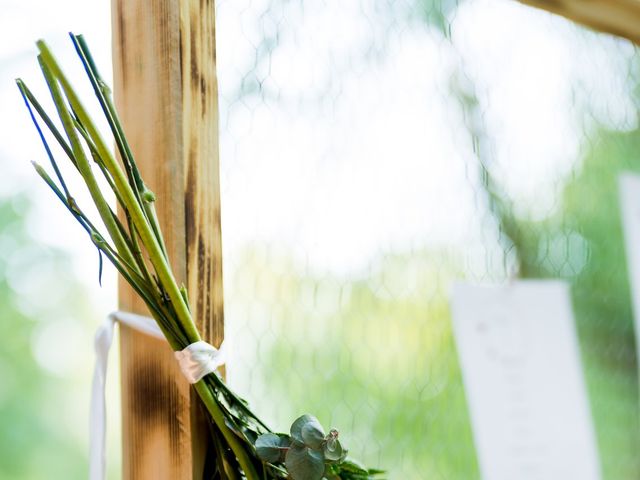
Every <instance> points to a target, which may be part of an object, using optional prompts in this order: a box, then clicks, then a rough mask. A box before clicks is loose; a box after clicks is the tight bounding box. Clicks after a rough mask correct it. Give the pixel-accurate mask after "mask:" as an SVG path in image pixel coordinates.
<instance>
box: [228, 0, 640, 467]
mask: <svg viewBox="0 0 640 480" xmlns="http://www.w3.org/2000/svg"><path fill="white" fill-rule="evenodd" d="M217 43H218V75H219V79H220V97H221V98H220V110H221V122H220V126H221V127H220V130H221V169H222V172H221V178H222V203H223V214H222V216H223V219H222V221H223V244H224V262H225V263H224V270H225V272H224V273H225V302H226V319H227V325H228V327H227V337H228V339H229V340H230V341H231V342H232V344H234V345H235V346H236V347H237V348H236V349H234V352H235V353H234V354H233V358H232V359H231V361H230V365H229V368H228V377H229V381H230V382H231V384H232V385H233V386H234V387H235V388H236V389H238V390H239V391H240V392H241V393H243V394H244V395H245V396H246V397H247V398H248V399H249V400H250V401H251V403H252V404H253V405H254V406H255V407H256V409H257V411H258V412H259V413H260V414H261V415H262V416H264V417H265V418H266V419H267V420H268V421H269V422H270V423H271V424H272V425H273V426H274V427H276V428H277V429H279V430H283V431H286V430H287V429H288V425H289V423H290V422H291V421H292V419H293V418H295V417H296V416H297V415H298V414H301V413H305V412H312V413H314V414H316V415H317V416H318V417H319V418H320V420H321V422H322V423H323V424H324V425H325V426H327V427H328V426H338V427H339V428H340V429H341V430H342V431H343V436H344V438H345V442H346V443H347V444H348V446H349V447H350V450H351V452H352V453H353V454H354V456H356V457H358V458H360V459H362V460H363V461H366V462H367V464H369V465H372V466H381V467H384V468H387V469H388V470H389V478H392V479H406V478H425V479H426V478H429V479H464V480H467V479H471V478H478V476H479V473H478V465H477V459H476V454H475V451H474V446H473V440H472V432H471V426H470V422H469V414H468V409H467V405H466V402H465V396H464V390H463V386H462V380H461V373H460V367H459V363H458V359H457V355H456V351H455V345H454V339H453V336H452V329H451V320H450V311H449V305H448V299H449V292H450V287H451V284H452V282H453V281H454V280H455V279H467V280H472V281H476V282H502V281H504V280H505V279H506V278H507V277H508V276H509V275H510V274H512V273H513V272H517V274H518V275H519V276H520V277H523V278H562V279H566V280H567V281H569V282H570V283H571V286H572V290H571V291H572V297H573V303H574V310H575V315H576V322H577V328H578V333H579V338H580V344H581V349H582V358H583V364H584V365H583V366H584V370H585V372H586V373H585V374H586V379H587V388H588V393H589V400H590V404H591V409H592V414H593V418H594V423H595V429H596V433H597V441H598V446H599V452H600V457H601V462H602V467H603V478H606V479H611V480H613V479H628V478H638V476H639V475H640V457H639V456H638V455H637V452H638V450H639V448H640V435H639V433H638V428H637V426H638V391H637V371H636V360H635V343H634V340H633V338H634V337H633V319H632V312H631V303H630V293H629V286H628V281H627V270H626V265H625V255H624V248H623V239H622V231H621V226H620V216H619V213H618V212H619V208H618V204H617V190H616V176H617V174H618V173H619V172H620V171H622V170H639V169H640V160H639V158H640V155H639V153H640V131H639V129H638V116H637V113H636V112H637V106H638V100H639V99H638V95H637V92H638V90H637V87H638V80H637V79H638V78H639V77H638V75H637V73H638V65H639V63H638V56H637V55H636V51H635V49H634V47H633V46H632V45H631V44H630V43H629V42H627V41H623V40H620V39H616V38H613V37H611V36H607V35H602V34H597V33H594V32H591V31H588V30H586V29H585V28H582V27H579V26H577V25H575V24H573V23H571V22H569V21H567V20H564V19H562V18H559V17H556V16H552V15H550V14H548V13H545V12H542V11H538V10H534V9H532V8H529V7H526V6H523V5H520V4H518V3H516V2H513V1H511V0H469V1H455V0H441V1H438V0H405V1H403V2H393V1H385V0H360V1H358V2H341V1H336V0H327V1H323V2H303V1H285V0H233V1H229V0H226V1H223V0H220V1H219V5H218V10H217Z"/></svg>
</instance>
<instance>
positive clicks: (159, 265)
mask: <svg viewBox="0 0 640 480" xmlns="http://www.w3.org/2000/svg"><path fill="white" fill-rule="evenodd" d="M37 45H38V48H39V50H40V54H41V55H42V58H43V61H44V63H45V64H46V65H47V67H49V69H50V70H51V72H52V73H53V75H54V76H55V77H56V78H57V79H58V81H59V82H60V85H61V86H62V89H63V90H64V92H65V95H66V96H67V99H68V100H69V103H70V104H71V106H72V108H73V110H74V111H75V112H76V114H77V115H78V118H79V120H80V122H81V123H82V125H83V126H84V127H85V129H86V130H87V133H88V134H89V136H90V137H91V138H92V139H93V141H94V144H95V146H96V148H97V150H98V152H99V153H100V158H102V160H103V161H104V163H105V166H106V168H107V170H108V171H109V173H111V175H112V177H113V181H114V183H115V185H116V187H117V189H118V191H119V192H120V194H121V195H122V200H123V201H124V203H125V204H126V206H127V209H128V210H129V213H130V214H131V219H132V220H133V223H134V225H135V227H136V230H137V231H138V233H139V235H140V239H141V241H142V243H143V244H144V245H145V247H146V248H147V252H148V253H149V258H150V260H151V263H152V265H153V267H154V268H155V270H156V273H157V274H158V277H159V279H160V281H161V282H162V284H163V285H164V287H165V288H166V290H167V294H168V295H169V298H170V299H171V302H172V303H173V306H174V309H175V311H176V315H177V317H178V319H179V320H180V322H181V323H182V326H183V328H184V329H185V332H186V333H187V336H188V338H189V340H190V341H191V342H192V343H193V342H197V341H199V340H200V335H199V334H198V331H197V330H196V327H195V325H194V323H193V320H192V319H191V314H190V313H189V309H188V307H187V304H186V303H185V301H184V299H183V298H182V295H181V294H180V290H179V288H178V285H177V284H176V281H175V279H174V277H173V273H172V272H171V267H170V266H169V264H168V263H167V261H166V259H165V256H164V254H163V252H162V248H161V247H160V244H159V243H158V240H157V238H156V236H155V234H154V232H153V231H152V229H151V228H150V227H149V224H148V223H147V221H146V220H147V219H146V216H145V214H144V212H143V210H142V208H141V206H140V204H139V203H138V202H137V201H136V195H135V194H134V192H133V190H132V188H131V186H130V185H129V183H128V181H127V178H126V175H125V174H124V172H123V171H122V169H121V168H120V166H119V165H118V163H117V162H116V160H115V158H114V157H113V155H112V154H111V152H110V150H109V148H108V147H107V145H106V143H105V141H104V139H103V138H102V136H101V135H100V132H99V131H98V129H97V127H96V126H95V124H94V123H93V121H92V120H91V118H90V117H89V114H88V113H87V111H86V109H85V108H84V106H83V105H82V102H81V101H80V99H79V97H78V95H77V94H76V93H75V91H74V90H73V87H72V86H71V83H70V82H69V80H68V79H67V78H66V76H65V74H64V72H63V71H62V69H61V68H60V65H59V64H58V62H57V61H56V59H55V58H54V56H53V54H52V53H51V51H50V50H49V47H48V46H47V45H46V44H45V43H44V41H42V40H39V41H38V42H37Z"/></svg>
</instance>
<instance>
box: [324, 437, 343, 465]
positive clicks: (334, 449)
mask: <svg viewBox="0 0 640 480" xmlns="http://www.w3.org/2000/svg"><path fill="white" fill-rule="evenodd" d="M343 453H344V450H343V448H342V445H341V444H340V440H338V439H337V438H329V439H328V440H327V443H325V445H324V458H326V459H327V460H329V461H330V462H338V461H340V460H342V456H343Z"/></svg>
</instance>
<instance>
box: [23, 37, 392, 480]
mask: <svg viewBox="0 0 640 480" xmlns="http://www.w3.org/2000/svg"><path fill="white" fill-rule="evenodd" d="M70 36H71V40H72V42H73V45H74V47H75V50H76V52H77V54H78V56H79V58H80V60H81V62H82V65H83V67H84V70H85V72H86V74H87V77H88V80H89V82H90V83H91V86H92V87H93V91H94V93H95V96H96V98H97V101H98V103H99V105H100V107H101V109H102V112H103V114H104V116H105V118H106V120H107V123H108V125H109V129H110V131H111V135H112V136H113V142H114V143H115V146H116V148H117V151H118V154H119V157H120V160H118V159H116V156H115V154H114V153H113V152H112V151H111V149H110V148H109V146H108V145H107V142H106V141H105V139H104V138H103V136H102V135H101V133H100V131H99V130H98V128H97V126H96V124H95V122H94V121H93V120H92V118H91V117H90V115H89V114H88V111H87V109H86V108H85V106H84V105H83V103H82V102H81V100H80V98H79V96H78V94H77V93H76V90H75V89H74V88H73V86H72V85H71V83H70V81H69V79H68V78H67V76H66V75H65V73H64V72H63V71H62V69H61V67H60V64H59V63H58V61H57V60H56V59H55V57H54V56H53V54H52V53H51V51H50V49H49V48H48V46H47V45H46V43H45V42H44V41H38V42H37V47H38V50H39V55H38V62H39V65H40V69H41V71H42V74H43V76H44V80H45V82H46V85H47V87H48V89H49V91H50V93H51V98H52V100H53V104H54V105H55V109H56V113H57V116H58V119H59V121H60V123H61V125H62V129H61V130H60V129H59V128H58V126H56V122H54V121H53V120H52V118H51V117H50V116H49V115H48V114H47V113H46V111H45V110H44V108H43V107H42V105H41V104H40V102H38V100H37V99H36V98H35V96H34V95H33V93H32V92H31V90H30V89H29V88H28V87H27V86H26V84H25V83H24V82H23V81H22V80H20V79H18V80H17V81H16V82H17V85H18V87H19V89H20V92H21V94H22V96H23V98H24V101H25V104H26V106H27V108H28V111H29V114H30V116H31V119H32V121H33V123H34V125H35V127H36V129H37V131H38V134H39V136H40V139H41V141H42V143H43V145H44V148H45V151H46V154H47V156H48V159H49V162H50V164H51V169H52V170H53V174H52V175H50V174H49V173H48V172H47V170H46V169H45V168H44V167H43V166H42V165H40V164H37V163H35V162H34V166H35V169H36V171H37V173H38V174H39V175H40V177H42V179H43V180H44V182H45V183H46V184H47V185H48V186H49V188H50V189H51V191H52V192H53V193H54V194H55V196H56V197H57V198H58V199H59V200H60V202H61V203H62V204H63V205H64V206H65V207H66V209H67V210H68V211H69V213H70V214H71V215H72V216H73V217H74V218H75V219H76V220H77V222H78V223H79V224H80V226H81V227H82V228H83V229H84V230H85V231H86V233H87V234H88V235H89V238H90V239H91V241H92V242H93V244H94V245H95V247H96V248H97V249H98V251H99V254H100V255H99V257H100V271H102V256H104V257H106V258H107V259H108V260H109V261H110V262H111V263H112V264H113V265H114V266H115V268H116V269H117V271H118V272H119V273H120V275H122V277H123V278H124V279H125V280H126V281H127V282H128V283H129V285H131V287H132V288H133V290H134V291H135V292H136V293H137V294H138V295H139V296H140V298H141V299H142V300H143V301H144V303H145V304H146V306H147V307H148V309H149V312H150V314H151V316H153V318H154V319H155V320H156V322H157V324H158V326H159V327H160V329H161V330H162V332H163V334H164V336H165V337H166V340H167V341H168V343H169V345H170V346H171V348H172V349H173V350H174V351H179V350H183V349H184V348H185V347H187V346H188V345H190V344H192V343H195V342H198V341H200V340H201V338H200V335H199V334H198V331H197V329H196V325H195V323H194V321H193V318H192V315H191V312H190V308H189V303H188V296H187V292H186V289H185V288H184V287H182V286H179V285H178V283H177V282H176V279H175V277H174V275H173V273H172V271H171V267H170V264H169V260H168V258H167V251H166V247H165V243H164V240H163V237H162V232H161V230H160V226H159V224H158V219H157V215H156V211H155V207H154V201H155V195H154V193H153V192H152V191H151V190H150V189H149V188H148V187H147V186H146V185H145V183H144V181H143V179H142V177H141V175H140V172H139V170H138V167H137V165H136V162H135V160H134V157H133V154H132V152H131V148H130V146H129V144H128V143H127V139H126V137H125V134H124V131H123V127H122V124H121V122H120V119H119V118H118V114H117V112H116V109H115V107H114V104H113V100H112V97H111V91H110V89H109V87H108V86H107V84H106V83H105V82H104V81H103V79H102V78H101V76H100V74H99V72H98V69H97V68H96V65H95V63H94V60H93V58H92V56H91V53H90V52H89V49H88V47H87V45H86V43H85V40H84V39H83V37H82V35H73V34H70ZM43 125H44V127H46V129H45V128H43ZM47 137H49V138H50V137H53V139H54V140H55V142H56V143H57V144H58V145H59V147H60V148H61V150H62V151H63V152H64V156H65V157H66V158H65V161H66V160H68V161H69V162H71V165H72V166H73V167H75V168H74V169H75V170H76V171H77V173H78V174H79V175H80V177H81V178H82V182H83V183H84V184H85V185H86V187H87V189H88V191H89V194H90V196H91V199H92V202H93V204H94V205H95V207H96V210H97V212H98V215H99V217H100V220H101V225H100V226H99V227H98V226H96V223H94V221H92V220H91V219H90V218H89V216H88V215H87V214H86V213H85V211H84V210H83V209H82V208H81V207H80V205H79V204H78V203H77V202H76V200H75V199H74V196H73V195H72V193H71V192H70V191H69V188H68V186H67V183H66V182H65V179H64V177H63V175H62V173H61V168H60V166H59V165H58V162H57V160H56V159H55V157H54V154H53V151H52V149H51V148H50V146H49V143H48V142H47ZM100 177H102V178H100ZM101 185H103V186H104V185H107V186H108V189H109V190H111V192H112V193H113V195H114V196H115V199H116V202H117V206H118V208H119V209H120V212H121V215H120V216H118V215H117V213H116V211H114V209H113V208H112V206H111V205H110V204H109V202H108V200H107V197H106V196H105V193H104V192H103V190H102V189H101ZM193 387H194V388H195V391H196V392H197V394H198V396H199V397H200V399H201V401H202V404H203V405H204V407H205V408H206V410H207V412H208V413H209V415H210V418H211V422H210V432H211V436H212V439H213V441H212V442H211V445H212V447H211V448H212V450H213V451H212V452H210V455H211V458H212V461H210V462H207V465H209V466H208V469H209V470H208V471H207V472H205V478H206V479H223V480H224V479H230V480H233V479H239V478H246V479H248V480H258V479H280V478H295V480H306V477H307V474H306V473H304V472H306V471H307V470H308V469H307V470H305V468H307V467H308V465H306V464H305V463H304V462H305V461H306V460H305V459H308V460H309V462H310V463H309V465H310V466H311V467H313V466H314V465H315V466H318V467H319V465H317V462H318V461H321V462H327V463H326V470H325V471H323V470H322V469H323V468H324V466H323V467H322V468H321V469H320V470H318V475H319V476H324V477H331V478H341V479H367V478H370V474H371V475H376V474H377V473H380V472H379V471H375V470H366V469H364V468H363V467H362V468H361V467H359V466H358V465H357V464H355V463H353V462H348V461H345V460H344V457H346V451H345V453H344V455H343V456H342V457H340V458H338V457H336V458H335V459H333V460H332V462H333V463H329V462H330V460H329V459H327V458H325V457H324V456H323V455H324V454H322V455H320V454H318V455H320V460H318V459H317V458H316V457H318V455H315V453H314V451H313V450H312V448H311V447H309V446H307V445H305V444H304V440H303V439H302V438H301V437H300V438H299V441H296V437H295V435H294V434H293V433H292V435H293V439H291V437H288V436H286V435H283V434H279V435H280V437H278V438H280V440H279V439H278V438H276V439H275V443H276V444H277V445H276V446H275V447H273V448H275V451H276V455H275V456H274V457H273V458H271V456H272V454H271V453H270V452H271V450H273V448H271V450H269V448H267V447H269V446H270V445H271V443H273V441H274V440H273V438H275V434H271V433H270V430H269V428H268V427H267V426H266V425H265V424H264V423H263V422H262V421H261V420H260V419H259V418H258V417H257V416H256V415H255V414H254V413H253V412H252V411H251V409H250V408H249V407H248V404H247V403H246V402H245V401H244V400H243V399H241V398H239V397H238V396H237V395H236V394H234V393H233V392H232V391H231V390H230V389H229V388H228V386H227V385H226V384H225V382H224V380H223V379H222V378H221V377H220V375H219V374H218V373H217V372H214V373H211V374H208V375H206V376H205V377H204V378H203V379H202V380H200V381H198V382H197V383H195V384H194V385H193ZM307 417H308V416H305V417H304V418H306V419H307V420H304V421H306V422H308V418H307ZM301 418H302V417H301ZM309 418H311V417H309ZM299 420H300V419H299ZM312 420H314V421H315V419H312ZM311 423H313V424H314V425H315V423H314V422H311ZM298 424H299V425H302V424H301V423H298ZM294 426H295V423H294ZM314 428H315V427H314ZM307 430H308V431H309V432H311V434H314V435H316V436H318V435H320V437H319V443H318V444H317V448H318V449H325V451H327V452H328V451H329V450H326V449H327V448H328V446H327V442H333V437H332V435H333V436H335V437H337V431H335V430H333V431H332V432H335V433H331V434H330V435H328V436H327V437H326V440H323V437H322V435H321V434H323V433H322V432H320V433H319V430H318V431H315V430H314V431H311V430H309V429H308V428H307ZM292 432H293V430H292ZM303 433H304V432H303ZM261 435H262V436H263V439H264V441H262V442H258V443H259V445H263V447H261V448H262V455H261V454H260V453H261V452H260V451H258V449H256V440H257V439H258V438H259V437H260V436H261ZM305 438H306V437H305ZM280 441H281V443H282V445H285V443H286V442H288V443H286V445H287V446H284V447H280V446H278V445H279V444H278V442H280ZM334 443H335V442H333V443H330V444H331V445H334ZM264 445H266V446H267V447H264ZM296 448H297V452H298V454H299V455H306V456H304V458H303V457H300V456H299V457H294V455H293V453H294V452H293V450H294V449H296ZM332 448H333V447H332ZM340 448H341V447H340ZM280 450H282V451H283V452H286V451H288V450H291V451H292V455H291V458H292V459H293V460H292V463H287V461H288V460H287V461H285V459H284V456H279V455H278V454H277V452H278V451H280ZM318 451H320V450H318ZM265 452H266V453H265ZM308 454H309V455H308ZM311 454H313V455H311ZM314 455H315V456H314ZM280 457H282V458H280ZM300 458H301V459H302V460H300V461H298V460H299V459H300ZM301 462H302V463H301ZM313 462H316V463H313ZM288 465H293V467H291V468H297V469H298V470H299V471H301V472H303V473H302V474H301V475H295V476H294V475H293V474H292V472H290V471H288ZM323 465H324V463H323ZM309 471H311V470H309ZM309 478H311V476H309ZM313 478H315V475H314V476H313ZM318 478H319V477H318Z"/></svg>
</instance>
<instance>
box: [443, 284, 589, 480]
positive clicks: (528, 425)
mask: <svg viewBox="0 0 640 480" xmlns="http://www.w3.org/2000/svg"><path fill="white" fill-rule="evenodd" d="M452 313H453V326H454V332H455V340H456V345H457V348H458V356H459V358H460V364H461V368H462V376H463V380H464V386H465V392H466V396H467V403H468V406H469V411H470V415H471V423H472V428H473V436H474V440H475V445H476V451H477V454H478V462H479V464H480V471H481V473H482V478H483V479H484V480H515V479H517V480H568V479H580V480H598V479H600V464H599V463H600V462H599V459H598V451H597V447H596V441H595V434H594V430H593V425H592V420H591V413H590V410H589V403H588V400H587V395H586V389H585V384H584V379H583V375H582V368H581V363H580V352H579V349H578V341H577V337H576V331H575V327H574V320H573V313H572V309H571V301H570V297H569V288H568V286H567V285H566V284H565V283H564V282H561V281H542V280H540V281H537V280H532V281H517V282H512V283H510V284H507V285H499V286H474V285H469V284H458V285H456V286H455V287H454V291H453V300H452Z"/></svg>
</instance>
